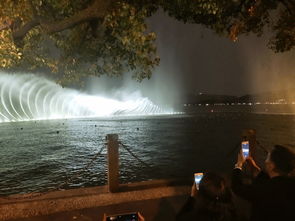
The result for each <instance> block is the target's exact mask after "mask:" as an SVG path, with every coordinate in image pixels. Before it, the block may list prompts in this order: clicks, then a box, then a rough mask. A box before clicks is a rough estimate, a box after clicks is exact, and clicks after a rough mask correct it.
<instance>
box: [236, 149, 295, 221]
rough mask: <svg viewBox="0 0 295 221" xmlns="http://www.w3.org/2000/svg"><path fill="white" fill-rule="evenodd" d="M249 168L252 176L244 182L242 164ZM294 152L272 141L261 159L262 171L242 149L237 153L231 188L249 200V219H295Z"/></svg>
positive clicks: (252, 220) (268, 220) (256, 220)
mask: <svg viewBox="0 0 295 221" xmlns="http://www.w3.org/2000/svg"><path fill="white" fill-rule="evenodd" d="M245 162H247V163H248V165H249V166H250V167H251V168H252V171H253V173H254V174H253V176H254V179H253V181H252V183H251V184H245V183H244V182H243V177H244V176H245V174H244V171H243V165H244V163H245ZM294 168H295V153H294V152H293V151H291V150H290V149H289V148H287V147H284V146H281V145H275V146H274V148H273V150H272V151H271V152H270V153H269V154H268V156H267V158H266V160H265V172H264V171H262V170H261V168H260V167H259V166H258V165H257V164H256V162H255V160H254V159H253V158H252V157H251V156H248V157H245V156H244V155H243V151H242V149H241V151H240V152H239V154H238V159H237V163H236V165H235V169H234V170H233V175H232V190H233V192H234V193H235V194H236V195H238V196H239V197H241V198H243V199H245V200H248V201H249V202H250V203H251V204H252V212H251V218H250V220H251V221H258V220H259V221H264V220H267V221H272V220H276V221H278V220H284V221H289V220H290V221H291V220H292V221H294V220H295V212H294V211H295V178H294V177H292V176H291V175H290V174H291V173H292V172H293V171H294Z"/></svg>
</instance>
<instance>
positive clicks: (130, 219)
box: [107, 213, 139, 221]
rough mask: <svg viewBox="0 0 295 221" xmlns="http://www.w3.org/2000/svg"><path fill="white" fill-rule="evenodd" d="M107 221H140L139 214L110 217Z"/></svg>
mask: <svg viewBox="0 0 295 221" xmlns="http://www.w3.org/2000/svg"><path fill="white" fill-rule="evenodd" d="M107 221H139V219H138V214H137V213H130V214H123V215H115V216H108V217H107Z"/></svg>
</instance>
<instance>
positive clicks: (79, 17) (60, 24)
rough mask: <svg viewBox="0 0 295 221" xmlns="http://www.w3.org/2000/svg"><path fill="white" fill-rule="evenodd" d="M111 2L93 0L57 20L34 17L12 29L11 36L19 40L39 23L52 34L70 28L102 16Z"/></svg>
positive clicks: (107, 0)
mask: <svg viewBox="0 0 295 221" xmlns="http://www.w3.org/2000/svg"><path fill="white" fill-rule="evenodd" d="M112 2H113V0H95V1H94V2H93V3H92V4H91V5H90V6H88V7H87V8H86V9H83V10H81V11H80V12H78V13H77V14H75V15H73V16H71V17H69V18H66V19H64V20H62V21H57V22H49V21H47V19H46V18H38V17H35V18H33V19H32V20H31V21H29V22H27V23H26V24H25V25H23V26H22V27H20V28H19V29H17V30H13V33H12V36H13V38H14V39H15V40H20V39H22V38H24V37H25V35H26V34H27V33H28V32H29V31H30V30H31V29H32V28H34V27H36V26H38V25H40V26H41V27H42V28H43V29H44V31H45V32H46V33H48V34H52V33H55V32H61V31H64V30H66V29H69V28H72V27H74V26H76V25H78V24H80V23H83V22H87V21H91V20H93V19H98V18H103V17H104V16H105V14H106V12H107V9H108V7H109V6H110V4H111V3H112Z"/></svg>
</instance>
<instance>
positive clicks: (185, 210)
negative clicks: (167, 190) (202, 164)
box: [176, 172, 237, 221]
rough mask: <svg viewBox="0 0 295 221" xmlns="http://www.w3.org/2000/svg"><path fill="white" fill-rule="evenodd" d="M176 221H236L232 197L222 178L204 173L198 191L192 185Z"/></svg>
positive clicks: (194, 185) (210, 173)
mask: <svg viewBox="0 0 295 221" xmlns="http://www.w3.org/2000/svg"><path fill="white" fill-rule="evenodd" d="M176 220H179V221H180V220H198V221H236V220H237V216H236V211H235V208H234V205H233V202H232V195H231V192H230V190H229V188H227V187H226V183H225V180H224V178H223V177H221V176H219V175H217V174H215V173H212V172H209V173H205V174H204V176H203V178H202V180H201V182H200V184H199V189H197V187H196V184H195V183H194V184H193V186H192V191H191V196H190V197H189V199H188V200H187V202H186V203H185V205H184V206H183V207H182V209H181V210H180V212H179V213H178V214H177V216H176Z"/></svg>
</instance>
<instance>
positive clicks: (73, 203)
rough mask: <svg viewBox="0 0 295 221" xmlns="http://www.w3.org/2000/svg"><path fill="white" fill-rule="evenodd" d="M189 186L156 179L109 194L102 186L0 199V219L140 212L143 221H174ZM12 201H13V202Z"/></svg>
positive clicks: (97, 217) (96, 217)
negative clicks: (143, 218)
mask: <svg viewBox="0 0 295 221" xmlns="http://www.w3.org/2000/svg"><path fill="white" fill-rule="evenodd" d="M190 189H191V187H190V185H183V184H182V185H180V184H179V183H178V184H177V183H173V181H167V180H157V181H155V180H154V181H145V182H140V183H132V184H125V185H121V187H120V192H118V193H109V192H108V191H107V187H106V186H101V187H92V188H80V189H73V190H66V191H56V192H51V193H47V194H45V195H41V196H38V197H34V198H32V199H18V197H19V196H12V199H10V200H7V199H5V198H0V220H11V221H12V220H15V221H16V220H19V221H21V220H22V221H29V220H32V221H41V220H42V221H43V220H44V221H47V220H64V221H70V220H71V221H74V220H77V221H78V220H81V221H82V220H85V221H86V220H89V221H90V220H95V221H100V220H102V217H103V214H104V213H106V214H119V213H128V212H137V211H140V212H141V213H142V215H143V216H144V217H145V218H146V220H155V221H156V220H174V218H175V215H176V213H177V212H178V211H179V209H180V208H181V206H182V205H183V204H184V202H185V200H186V199H187V197H188V195H189V193H190ZM13 198H15V199H13Z"/></svg>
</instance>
